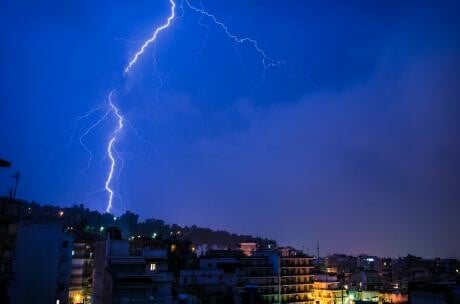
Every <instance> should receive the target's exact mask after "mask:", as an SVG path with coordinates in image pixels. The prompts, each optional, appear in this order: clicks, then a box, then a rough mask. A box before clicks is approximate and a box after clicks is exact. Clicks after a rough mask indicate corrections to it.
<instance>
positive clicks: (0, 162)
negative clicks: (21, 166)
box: [0, 158, 11, 167]
mask: <svg viewBox="0 0 460 304" xmlns="http://www.w3.org/2000/svg"><path fill="white" fill-rule="evenodd" d="M0 167H11V163H10V162H9V161H7V160H4V159H1V158H0Z"/></svg>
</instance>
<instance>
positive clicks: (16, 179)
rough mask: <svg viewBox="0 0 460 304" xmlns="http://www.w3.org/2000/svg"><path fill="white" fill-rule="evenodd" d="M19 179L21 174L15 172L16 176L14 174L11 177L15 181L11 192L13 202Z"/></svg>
mask: <svg viewBox="0 0 460 304" xmlns="http://www.w3.org/2000/svg"><path fill="white" fill-rule="evenodd" d="M20 177H21V173H19V171H18V172H16V174H14V175H13V176H12V178H14V179H15V185H14V190H13V200H16V192H17V190H18V183H19V178H20Z"/></svg>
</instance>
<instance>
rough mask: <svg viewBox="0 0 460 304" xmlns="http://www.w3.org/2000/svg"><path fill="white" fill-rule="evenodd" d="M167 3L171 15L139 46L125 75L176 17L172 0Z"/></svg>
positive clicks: (174, 4)
mask: <svg viewBox="0 0 460 304" xmlns="http://www.w3.org/2000/svg"><path fill="white" fill-rule="evenodd" d="M169 3H170V4H171V15H170V16H169V17H168V20H167V21H166V23H165V24H163V25H161V26H159V27H157V28H156V29H155V31H154V32H153V35H152V37H151V38H150V39H149V40H146V41H145V42H144V44H143V45H142V46H141V48H140V50H139V51H137V53H136V54H134V57H133V59H131V61H130V62H129V63H128V65H127V66H126V68H125V73H128V72H129V70H130V69H131V67H132V66H133V65H134V64H135V63H136V62H137V59H138V58H139V56H141V55H142V54H143V53H144V51H145V49H146V48H147V47H148V46H149V45H150V44H151V43H153V42H155V40H156V39H157V37H158V34H159V33H160V32H162V31H163V30H165V29H167V28H168V27H169V26H170V25H171V22H172V21H173V20H174V17H175V16H176V14H175V13H176V3H175V2H174V0H169Z"/></svg>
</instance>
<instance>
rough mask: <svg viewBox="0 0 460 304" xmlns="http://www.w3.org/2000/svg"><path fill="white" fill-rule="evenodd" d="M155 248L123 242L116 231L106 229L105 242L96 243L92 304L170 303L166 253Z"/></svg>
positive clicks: (170, 278) (151, 244) (171, 279)
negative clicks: (129, 303)
mask: <svg viewBox="0 0 460 304" xmlns="http://www.w3.org/2000/svg"><path fill="white" fill-rule="evenodd" d="M156 244H157V242H156V241H155V240H152V241H151V242H149V241H143V242H141V241H136V242H130V241H129V240H123V239H122V238H121V232H120V230H118V229H117V228H109V229H107V232H106V240H103V241H98V242H96V250H95V257H94V283H93V303H95V304H99V303H101V304H107V303H128V302H133V303H140V304H141V303H172V281H173V276H172V273H171V272H169V271H168V249H167V248H161V247H157V246H156ZM173 245H174V244H172V245H171V246H173ZM172 250H175V249H172Z"/></svg>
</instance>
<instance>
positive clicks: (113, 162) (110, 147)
mask: <svg viewBox="0 0 460 304" xmlns="http://www.w3.org/2000/svg"><path fill="white" fill-rule="evenodd" d="M184 2H185V4H186V5H187V7H188V8H190V9H191V10H192V11H194V12H196V13H199V14H200V15H201V17H200V21H199V24H200V25H202V26H203V24H201V19H202V18H203V17H207V18H210V19H211V20H212V21H213V22H214V24H216V25H217V26H218V27H220V28H221V29H222V30H223V31H224V33H225V34H226V36H227V37H228V38H230V39H231V40H233V41H234V42H235V43H238V44H249V45H251V46H252V47H253V48H254V49H255V51H256V52H257V53H259V54H260V56H261V58H262V61H261V63H262V65H263V68H264V73H263V76H262V79H263V78H264V77H265V73H266V70H267V69H268V68H270V67H278V66H280V65H281V64H283V63H284V62H283V61H279V60H275V59H273V58H271V57H269V56H268V55H267V54H266V52H265V51H264V50H263V49H262V48H261V47H260V46H259V43H258V42H257V40H255V39H252V38H250V37H240V36H237V35H236V34H234V33H232V32H231V31H230V30H229V28H228V27H227V26H226V25H225V24H224V23H223V22H221V21H219V20H218V19H217V18H216V17H215V16H214V15H213V14H211V13H209V12H207V11H206V10H204V8H203V7H202V6H201V8H198V7H195V6H193V5H192V4H191V3H190V2H189V1H188V0H182V1H181V2H180V5H179V8H180V10H181V12H182V14H181V15H180V16H176V2H175V0H169V3H170V5H171V7H170V15H169V16H168V18H167V20H166V22H165V23H164V24H162V25H160V26H158V27H157V28H155V29H154V31H153V34H152V36H151V37H150V38H149V39H148V40H146V41H144V43H143V44H142V46H141V47H140V49H139V50H138V51H137V52H136V53H135V54H134V56H133V57H132V59H131V60H130V61H129V63H128V64H127V66H126V67H125V69H124V74H127V73H128V72H130V71H131V69H132V68H133V66H134V65H135V64H136V63H137V61H138V60H139V58H140V57H141V56H142V55H143V54H144V52H145V51H146V49H147V48H148V47H149V46H150V45H151V44H154V43H155V42H156V40H157V38H158V35H159V34H160V33H161V32H162V31H164V30H166V29H167V28H169V27H170V26H171V24H172V22H173V21H174V20H175V19H179V18H181V17H182V15H183V14H184V9H183V5H184ZM206 40H207V36H206V39H205V41H204V42H203V44H202V46H201V48H200V51H201V49H202V48H203V47H204V44H205V43H206ZM198 52H199V51H198ZM154 67H155V69H156V59H155V62H154ZM156 72H157V74H158V75H159V73H158V71H156ZM160 82H161V83H163V81H162V79H161V77H160ZM113 93H114V91H113V90H112V91H111V92H110V94H109V96H108V103H109V106H110V109H111V110H110V112H111V113H113V114H114V115H115V117H116V119H117V121H118V123H117V126H116V127H115V129H114V131H113V133H112V136H111V137H110V140H109V141H108V143H107V149H106V152H107V156H108V158H109V159H110V167H109V172H108V174H107V178H106V180H105V187H104V189H105V191H106V192H107V193H108V202H107V207H106V212H110V211H111V209H112V203H113V199H114V195H115V191H114V190H113V189H112V186H111V185H112V180H113V175H114V172H115V170H116V169H117V159H120V160H121V158H120V156H119V154H118V153H117V151H116V149H115V145H116V142H117V140H118V135H119V133H120V131H121V130H122V129H123V127H124V122H126V123H127V124H128V126H130V123H129V121H127V120H126V119H124V118H123V116H122V114H121V112H120V110H119V109H118V107H117V106H116V105H115V104H114V103H113V102H112V95H113ZM97 125H98V122H96V124H95V126H97ZM95 126H94V127H95ZM92 128H93V127H90V129H89V130H88V132H90V131H91V129H92ZM84 136H85V134H84V135H83V137H84ZM81 141H82V140H81ZM81 141H80V142H81ZM119 174H120V172H118V175H119ZM118 175H117V176H118Z"/></svg>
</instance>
